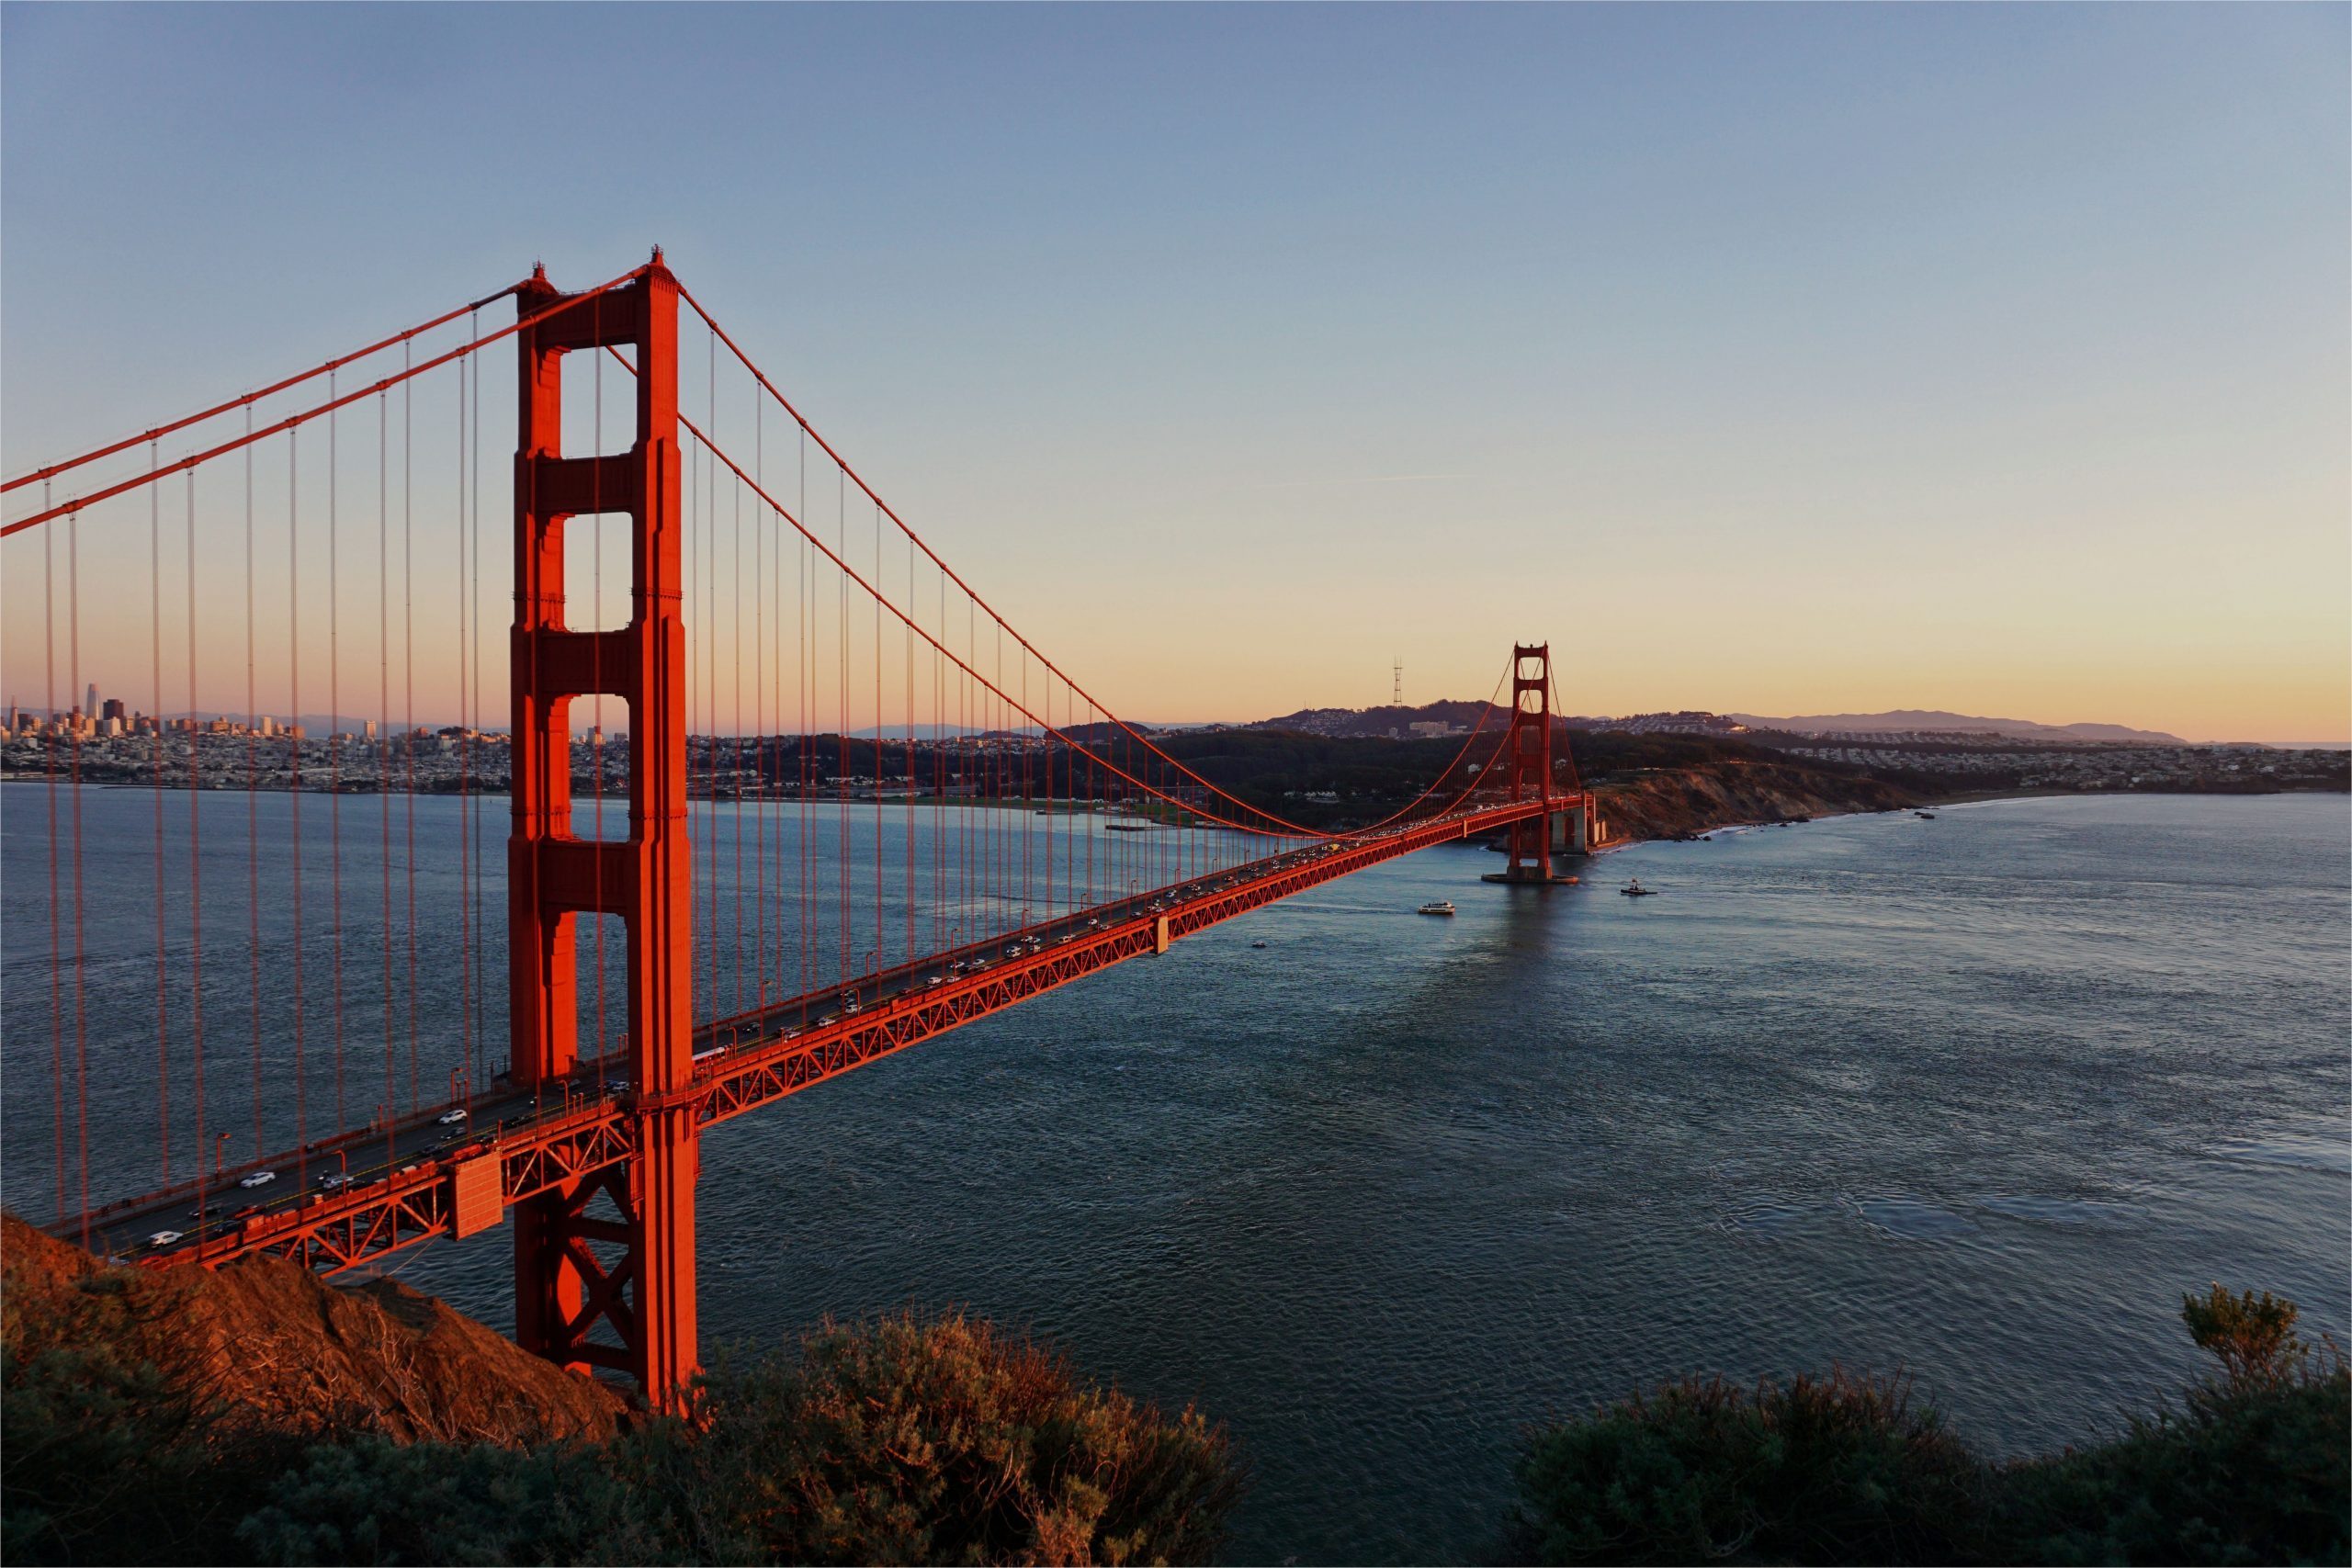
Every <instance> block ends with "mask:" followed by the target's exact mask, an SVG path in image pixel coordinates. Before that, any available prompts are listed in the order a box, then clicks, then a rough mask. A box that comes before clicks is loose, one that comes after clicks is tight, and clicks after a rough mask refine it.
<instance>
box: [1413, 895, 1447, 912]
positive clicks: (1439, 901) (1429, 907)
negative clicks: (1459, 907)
mask: <svg viewBox="0 0 2352 1568" xmlns="http://www.w3.org/2000/svg"><path fill="white" fill-rule="evenodd" d="M1413 912H1414V913H1415V914H1417V915H1450V914H1452V913H1453V903H1452V902H1451V901H1450V900H1448V899H1444V898H1432V899H1430V901H1429V902H1428V903H1426V904H1424V905H1422V906H1421V907H1420V908H1419V909H1416V910H1414V911H1413Z"/></svg>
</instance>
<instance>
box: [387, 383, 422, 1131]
mask: <svg viewBox="0 0 2352 1568" xmlns="http://www.w3.org/2000/svg"><path fill="white" fill-rule="evenodd" d="M415 461H416V399H415V390H414V389H413V387H412V386H411V385H410V383H409V382H408V381H407V380H405V379H403V380H402V381H401V671H402V674H401V692H402V696H401V712H402V722H401V728H402V729H403V730H405V731H406V734H405V735H404V736H403V737H402V739H401V744H402V755H403V756H404V757H405V758H406V759H407V763H408V779H407V783H408V794H407V798H406V799H405V800H404V801H403V802H402V810H403V813H404V815H405V818H406V821H407V833H408V843H407V854H406V857H405V858H406V871H407V882H408V1108H409V1109H410V1110H411V1111H414V1110H415V1109H416V1106H417V1064H416V1037H417V1027H418V1019H417V1008H418V999H417V994H416V993H417V986H416V479H415V473H416V470H415ZM391 1109H392V1108H391V1107H390V1106H386V1107H385V1111H386V1112H387V1115H386V1120H385V1123H384V1133H385V1136H386V1137H387V1138H388V1139H389V1138H390V1134H391V1120H390V1111H391Z"/></svg>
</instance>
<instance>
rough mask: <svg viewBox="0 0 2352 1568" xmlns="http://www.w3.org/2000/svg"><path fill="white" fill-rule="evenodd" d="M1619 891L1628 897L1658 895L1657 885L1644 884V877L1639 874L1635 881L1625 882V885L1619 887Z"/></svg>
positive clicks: (1652, 896) (1651, 896) (1653, 896)
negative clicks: (1646, 885)
mask: <svg viewBox="0 0 2352 1568" xmlns="http://www.w3.org/2000/svg"><path fill="white" fill-rule="evenodd" d="M1617 891H1618V892H1620V893H1623V895H1624V896H1625V897H1628V898H1655V897H1657V888H1655V887H1645V886H1642V879H1641V878H1640V877H1638V876H1637V877H1635V878H1634V880H1633V881H1631V882H1629V883H1627V884H1625V886H1623V887H1620V888H1619V889H1617Z"/></svg>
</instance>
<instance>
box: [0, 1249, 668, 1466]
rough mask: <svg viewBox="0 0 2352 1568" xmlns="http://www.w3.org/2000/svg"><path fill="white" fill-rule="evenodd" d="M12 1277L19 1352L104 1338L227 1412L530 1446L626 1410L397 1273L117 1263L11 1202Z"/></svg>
mask: <svg viewBox="0 0 2352 1568" xmlns="http://www.w3.org/2000/svg"><path fill="white" fill-rule="evenodd" d="M0 1280H5V1283H4V1284H0V1291H4V1292H5V1298H0V1299H5V1303H6V1337H7V1340H8V1342H9V1345H10V1347H11V1348H12V1349H13V1350H14V1351H16V1352H17V1354H19V1355H25V1356H30V1355H35V1354H38V1353H40V1351H42V1350H44V1349H50V1348H62V1349H86V1348H89V1347H91V1346H92V1345H103V1346H105V1347H106V1348H109V1349H111V1350H112V1351H113V1352H114V1353H115V1354H116V1355H117V1356H118V1358H119V1359H121V1360H122V1361H123V1362H124V1363H125V1364H126V1365H138V1364H141V1363H146V1364H152V1365H153V1367H154V1368H155V1369H156V1370H157V1371H158V1372H159V1373H160V1374H161V1375H162V1376H163V1378H164V1382H166V1383H167V1384H168V1385H169V1386H170V1387H171V1388H172V1389H174V1390H175V1392H178V1393H184V1394H187V1395H189V1396H191V1397H192V1398H193V1400H194V1401H195V1402H196V1403H197V1404H199V1405H210V1406H214V1407H217V1408H218V1409H219V1410H220V1412H221V1414H222V1416H224V1417H225V1418H227V1419H229V1420H231V1421H243V1422H251V1423H253V1424H254V1425H256V1426H262V1427H274V1428H277V1429H279V1430H287V1431H298V1432H329V1431H334V1432H352V1431H372V1432H379V1433H381V1434H383V1435H384V1436H386V1437H389V1438H393V1439H395V1440H397V1441H403V1442H415V1441H424V1440H438V1441H443V1442H459V1443H463V1442H492V1443H502V1444H521V1443H531V1442H537V1441H542V1440H546V1439H549V1438H607V1437H610V1436H611V1435H612V1434H613V1433H614V1431H616V1429H617V1427H618V1426H619V1424H620V1422H621V1419H622V1417H623V1415H624V1413H625V1411H626V1409H627V1407H626V1405H625V1404H623V1403H622V1401H621V1399H620V1396H619V1395H618V1394H616V1393H614V1392H613V1391H612V1390H610V1389H607V1388H605V1386H604V1385H602V1384H600V1383H597V1382H594V1381H592V1380H591V1379H588V1378H585V1377H582V1376H580V1375H578V1374H577V1373H573V1372H568V1371H564V1370H563V1369H562V1368H560V1367H557V1366H555V1365H553V1364H552V1363H550V1362H548V1361H543V1360H541V1359H538V1358H537V1357H536V1356H533V1355H530V1354H528V1353H527V1352H526V1351H524V1350H523V1349H522V1348H520V1347H518V1346H516V1345H515V1343H514V1342H513V1341H512V1340H510V1339H507V1338H506V1337H503V1335H500V1334H497V1333H495V1332H493V1331H492V1330H491V1329H489V1328H486V1327H484V1326H483V1325H481V1324H479V1323H476V1322H475V1321H474V1320H473V1319H471V1318H469V1317H466V1316H464V1315H462V1314H458V1313H456V1312H452V1311H451V1310H450V1309H449V1308H448V1307H447V1306H445V1305H443V1304H442V1303H440V1302H438V1301H435V1300H434V1299H433V1298H432V1297H429V1296H425V1295H423V1294H421V1293H419V1292H416V1291H413V1290H411V1289H409V1288H408V1287H407V1286H405V1285H402V1284H400V1283H398V1282H397V1281H394V1280H375V1281H372V1282H370V1283H367V1284H362V1285H355V1286H351V1287H347V1288H345V1287H337V1286H334V1285H330V1284H328V1283H326V1282H325V1281H324V1280H321V1279H320V1278H319V1277H318V1276H317V1275H315V1274H313V1273H311V1271H310V1270H309V1269H304V1268H302V1267H300V1265H298V1264H294V1263H289V1262H287V1261H285V1260H283V1259H280V1258H240V1259H239V1260H237V1261H236V1262H234V1263H231V1264H229V1265H227V1266H225V1267H223V1268H220V1269H198V1268H196V1267H195V1266H193V1265H181V1266H178V1267H175V1268H169V1269H138V1268H124V1267H119V1266H108V1265H105V1264H101V1263H100V1262H98V1260H97V1259H96V1258H92V1257H90V1256H89V1255H88V1254H87V1253H85V1252H84V1251H82V1250H81V1249H80V1248H78V1247H73V1246H71V1245H69V1244H67V1243H65V1242H62V1241H59V1240H57V1239H55V1238H54V1237H51V1236H49V1235H44V1234H42V1233H41V1232H40V1231H38V1230H35V1229H34V1228H33V1227H32V1226H30V1225H28V1224H26V1223H25V1222H24V1221H22V1220H20V1219H18V1218H17V1216H16V1215H14V1214H0Z"/></svg>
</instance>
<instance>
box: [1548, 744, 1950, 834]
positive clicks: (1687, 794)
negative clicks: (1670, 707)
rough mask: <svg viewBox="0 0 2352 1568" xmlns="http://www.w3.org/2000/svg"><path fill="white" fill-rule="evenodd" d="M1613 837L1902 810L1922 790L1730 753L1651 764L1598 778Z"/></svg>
mask: <svg viewBox="0 0 2352 1568" xmlns="http://www.w3.org/2000/svg"><path fill="white" fill-rule="evenodd" d="M1593 794H1594V795H1596V796H1597V797H1598V798H1599V802H1600V818H1601V820H1602V821H1604V822H1606V823H1607V824H1608V825H1609V832H1610V842H1611V844H1624V843H1636V842H1639V841H1641V840H1645V839H1679V838H1686V837H1688V836H1690V835H1691V834H1693V833H1704V832H1708V831H1710V830H1712V829H1716V828H1729V827H1733V826H1735V825H1736V824H1740V823H1747V822H1798V821H1804V820H1805V819H1807V818H1815V817H1834V816H1838V815H1839V814H1842V813H1846V812H1854V811H1899V810H1902V809H1904V808H1905V807H1910V806H1914V805H1917V797H1915V796H1914V795H1911V794H1910V793H1909V792H1907V791H1905V790H1903V789H1901V788H1898V787H1897V786H1895V785H1894V784H1888V783H1886V782H1884V781H1883V780H1881V779H1873V778H1864V777H1858V776H1850V775H1848V774H1843V773H1823V772H1821V771H1819V770H1816V769H1813V768H1802V767H1794V766H1791V765H1789V764H1786V763H1780V762H1762V761H1747V760H1745V759H1741V758H1724V759H1721V760H1719V761H1711V762H1705V763H1702V764H1699V765H1697V766H1693V767H1682V768H1649V769H1645V770H1643V771H1642V772H1640V773H1635V774H1632V775H1630V776H1626V775H1621V776H1619V777H1616V778H1612V779H1607V780H1604V781H1601V782H1598V783H1596V784H1594V785H1593Z"/></svg>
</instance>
